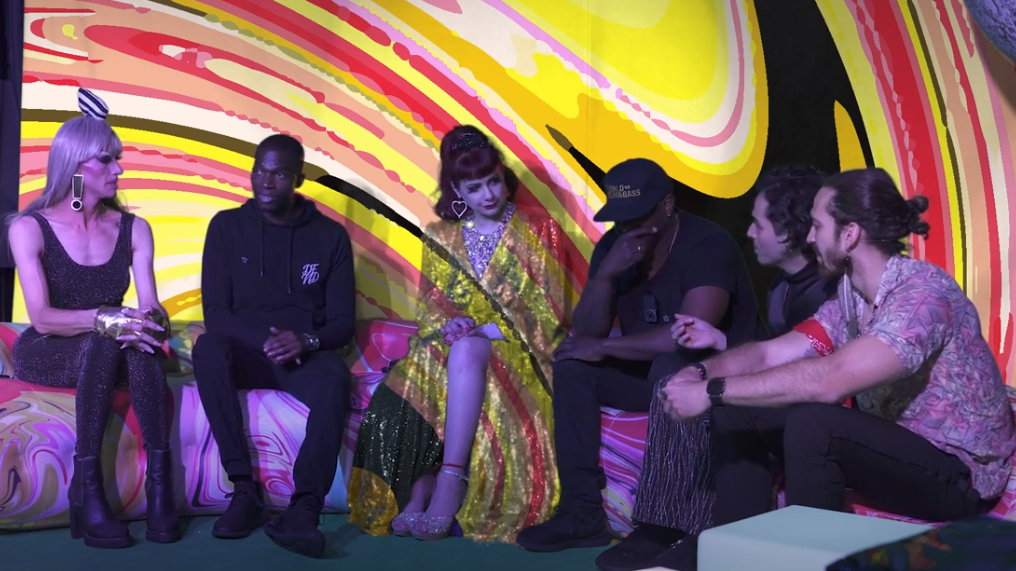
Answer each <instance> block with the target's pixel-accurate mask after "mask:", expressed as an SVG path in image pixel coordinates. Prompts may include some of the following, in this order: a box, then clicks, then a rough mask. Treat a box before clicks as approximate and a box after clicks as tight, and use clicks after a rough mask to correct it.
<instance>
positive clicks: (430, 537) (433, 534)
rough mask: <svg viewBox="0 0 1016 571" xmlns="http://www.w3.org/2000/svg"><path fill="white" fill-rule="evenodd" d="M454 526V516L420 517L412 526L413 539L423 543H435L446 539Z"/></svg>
mask: <svg viewBox="0 0 1016 571" xmlns="http://www.w3.org/2000/svg"><path fill="white" fill-rule="evenodd" d="M454 524H455V516H451V515H447V516H446V515H438V516H426V515H422V514H421V516H420V519H418V520H416V523H415V524H413V537H415V538H416V539H422V540H424V541H437V540H439V539H444V538H446V537H448V533H449V532H450V531H451V530H452V526H453V525H454Z"/></svg>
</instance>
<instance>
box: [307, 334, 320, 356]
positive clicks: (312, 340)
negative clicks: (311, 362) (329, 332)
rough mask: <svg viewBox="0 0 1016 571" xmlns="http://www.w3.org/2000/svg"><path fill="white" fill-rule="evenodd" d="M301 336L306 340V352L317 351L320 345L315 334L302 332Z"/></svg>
mask: <svg viewBox="0 0 1016 571" xmlns="http://www.w3.org/2000/svg"><path fill="white" fill-rule="evenodd" d="M303 338H304V339H305V340H306V341H307V352H308V353H311V352H314V351H317V350H318V348H319V347H321V340H320V339H318V336H317V335H311V334H310V333H304V334H303Z"/></svg>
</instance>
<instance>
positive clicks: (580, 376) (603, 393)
mask: <svg viewBox="0 0 1016 571" xmlns="http://www.w3.org/2000/svg"><path fill="white" fill-rule="evenodd" d="M683 361H684V360H683V358H682V357H681V355H679V354H667V355H661V356H659V357H657V358H656V359H655V360H654V361H653V362H652V363H651V364H650V363H637V362H626V361H619V360H612V361H604V362H600V363H587V362H585V361H560V362H557V363H554V365H553V373H554V399H553V405H554V448H555V451H556V452H557V472H558V478H559V479H560V481H561V501H560V510H561V511H563V512H570V513H575V514H580V515H583V516H587V517H596V516H597V515H598V514H599V513H601V512H602V510H603V499H602V497H601V495H600V490H602V489H603V488H604V487H606V485H607V477H606V475H605V474H604V473H603V469H602V468H601V467H600V407H601V406H608V407H611V408H616V409H620V410H625V411H629V412H648V411H649V404H650V403H651V402H652V400H653V395H654V393H655V390H654V387H655V386H656V381H657V380H658V379H660V378H662V377H663V376H665V375H669V374H671V373H673V372H676V371H677V370H678V369H679V368H680V366H681V363H683ZM647 371H648V374H646V372H647Z"/></svg>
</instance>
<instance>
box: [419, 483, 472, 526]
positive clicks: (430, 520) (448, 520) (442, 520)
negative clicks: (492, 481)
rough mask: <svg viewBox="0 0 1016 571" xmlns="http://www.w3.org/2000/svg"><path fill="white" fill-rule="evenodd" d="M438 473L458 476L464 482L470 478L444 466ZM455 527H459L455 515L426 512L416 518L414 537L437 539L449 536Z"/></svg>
mask: <svg viewBox="0 0 1016 571" xmlns="http://www.w3.org/2000/svg"><path fill="white" fill-rule="evenodd" d="M438 473H444V474H448V475H449V476H455V477H456V478H458V479H460V480H462V482H463V483H465V484H468V483H469V479H468V478H466V476H465V475H464V474H462V473H460V472H458V471H455V470H447V469H445V468H442V469H441V470H439V471H438ZM465 499H466V498H465V494H463V495H462V501H465ZM454 527H457V522H456V521H455V516H454V515H438V516H428V515H426V514H420V518H419V519H417V520H416V523H415V524H413V537H415V538H416V539H422V540H424V541H436V540H438V539H444V538H446V537H448V534H449V533H450V532H451V530H452V529H453V528H454Z"/></svg>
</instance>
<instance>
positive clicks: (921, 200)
mask: <svg viewBox="0 0 1016 571" xmlns="http://www.w3.org/2000/svg"><path fill="white" fill-rule="evenodd" d="M907 208H909V209H910V212H911V213H912V214H914V215H916V216H920V215H921V214H924V212H925V211H926V210H928V198H927V197H925V196H923V195H920V194H918V195H916V196H914V197H913V198H910V199H908V200H907Z"/></svg>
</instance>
